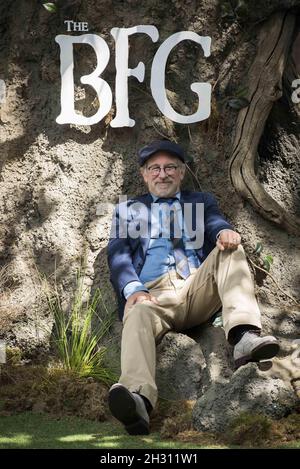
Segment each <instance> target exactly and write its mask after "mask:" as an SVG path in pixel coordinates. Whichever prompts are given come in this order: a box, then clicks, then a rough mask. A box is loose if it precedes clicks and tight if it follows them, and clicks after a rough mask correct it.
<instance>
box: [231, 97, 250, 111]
mask: <svg viewBox="0 0 300 469" xmlns="http://www.w3.org/2000/svg"><path fill="white" fill-rule="evenodd" d="M249 104H250V102H249V101H248V99H246V98H242V97H241V98H232V99H229V100H228V106H230V107H231V108H232V109H236V110H237V111H239V110H240V109H242V108H243V107H247V106H249Z"/></svg>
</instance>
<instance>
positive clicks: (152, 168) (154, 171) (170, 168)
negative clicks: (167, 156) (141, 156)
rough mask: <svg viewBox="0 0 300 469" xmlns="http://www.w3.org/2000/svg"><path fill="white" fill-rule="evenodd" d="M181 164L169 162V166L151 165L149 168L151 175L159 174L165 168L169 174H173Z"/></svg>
mask: <svg viewBox="0 0 300 469" xmlns="http://www.w3.org/2000/svg"><path fill="white" fill-rule="evenodd" d="M177 168H179V166H176V165H175V164H169V165H168V166H150V167H149V168H147V170H148V171H149V173H150V174H151V176H158V175H159V174H160V172H161V170H162V169H163V170H164V172H165V173H166V174H167V175H168V176H173V175H174V174H175V172H176V170H177Z"/></svg>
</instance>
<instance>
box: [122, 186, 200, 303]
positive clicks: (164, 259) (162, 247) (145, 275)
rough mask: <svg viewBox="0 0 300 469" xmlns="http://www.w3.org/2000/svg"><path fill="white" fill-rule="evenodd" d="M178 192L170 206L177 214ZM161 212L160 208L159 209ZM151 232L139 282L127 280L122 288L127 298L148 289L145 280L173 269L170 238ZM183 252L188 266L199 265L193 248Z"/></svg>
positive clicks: (153, 223) (152, 223)
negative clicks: (157, 235)
mask: <svg viewBox="0 0 300 469" xmlns="http://www.w3.org/2000/svg"><path fill="white" fill-rule="evenodd" d="M151 195H152V198H153V202H156V201H157V199H159V197H157V196H155V195H154V194H151ZM180 195H181V193H180V192H177V193H176V194H175V197H176V198H177V199H178V200H175V201H174V202H173V203H172V205H171V207H172V208H174V209H175V210H176V212H177V213H178V214H179V213H181V211H182V209H181V205H180V202H179V200H180ZM159 213H161V210H160V211H159ZM151 216H152V218H151V226H153V225H155V224H156V222H157V220H155V219H154V217H155V212H151ZM161 221H162V217H161V216H160V219H159V223H158V226H159V229H160V231H161V230H162V225H161ZM152 235H154V234H152V233H151V238H150V241H149V247H148V249H147V253H146V259H145V263H144V265H143V268H142V270H141V273H140V275H139V278H140V282H138V281H133V282H129V283H128V284H127V285H126V286H125V287H124V289H123V294H124V297H125V298H126V299H127V298H128V297H129V296H130V295H132V294H133V293H136V292H138V291H147V292H148V291H149V290H148V289H147V288H146V287H145V285H144V283H146V282H151V281H152V280H155V279H156V278H158V277H161V276H162V275H164V274H166V273H167V272H168V270H169V269H175V259H174V255H173V243H172V241H171V240H170V238H167V237H155V236H153V237H152ZM182 240H183V245H184V246H186V242H187V238H186V236H185V230H183V236H182ZM185 253H186V256H187V259H188V263H189V266H190V268H198V267H199V266H200V260H199V258H198V256H197V254H196V252H195V250H194V249H185Z"/></svg>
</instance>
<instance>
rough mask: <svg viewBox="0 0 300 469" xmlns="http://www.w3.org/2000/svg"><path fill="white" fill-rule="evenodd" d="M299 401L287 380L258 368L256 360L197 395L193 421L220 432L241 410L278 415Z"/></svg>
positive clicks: (280, 415)
mask: <svg viewBox="0 0 300 469" xmlns="http://www.w3.org/2000/svg"><path fill="white" fill-rule="evenodd" d="M297 405H298V399H297V397H296V394H295V392H294V389H293V388H292V386H291V385H290V384H288V383H287V382H285V381H283V380H281V379H279V378H272V377H270V376H268V375H266V374H265V373H264V372H263V371H260V370H259V368H258V366H257V364H255V363H249V364H248V365H246V366H244V367H241V368H239V369H238V370H237V371H236V372H235V373H234V374H233V376H232V378H231V380H230V382H229V383H217V382H216V383H214V384H212V385H211V386H210V388H209V390H208V391H207V392H206V393H205V394H204V395H203V396H202V397H201V398H200V399H198V401H197V403H196V405H195V407H194V409H193V422H194V425H195V428H196V429H197V430H199V431H216V432H222V431H224V430H226V427H227V426H228V424H229V423H230V421H231V420H232V419H233V418H235V417H237V416H238V415H239V414H240V413H241V412H253V413H257V414H260V413H263V414H264V415H266V416H269V417H271V418H275V419H279V418H282V417H284V416H286V415H288V414H289V413H290V412H291V411H292V410H293V409H295V408H296V407H297Z"/></svg>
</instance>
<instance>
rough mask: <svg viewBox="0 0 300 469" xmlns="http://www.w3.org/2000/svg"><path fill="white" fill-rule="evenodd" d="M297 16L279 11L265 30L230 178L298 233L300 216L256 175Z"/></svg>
mask: <svg viewBox="0 0 300 469" xmlns="http://www.w3.org/2000/svg"><path fill="white" fill-rule="evenodd" d="M294 27H295V16H294V15H292V14H290V13H279V14H276V15H274V16H272V18H271V19H270V20H269V21H268V22H267V23H266V24H265V26H264V27H263V29H262V31H261V35H260V40H259V46H258V52H257V56H256V59H255V61H254V63H253V65H252V66H251V68H250V71H249V96H250V98H249V101H250V104H249V106H248V107H247V108H243V109H242V110H241V111H240V112H239V116H238V120H237V129H236V134H235V140H234V145H233V152H232V157H231V160H230V169H229V171H230V179H231V182H232V184H233V186H234V187H235V189H236V191H237V192H238V193H239V194H240V195H241V196H242V197H243V198H244V199H245V200H247V201H248V202H250V204H251V205H252V206H253V207H254V208H255V209H256V210H257V211H258V212H259V213H260V214H261V215H262V216H263V217H264V218H266V219H267V220H270V221H272V222H274V223H276V224H278V225H279V226H281V227H282V228H284V229H285V230H286V231H288V232H289V233H293V234H298V233H299V229H300V219H299V217H296V216H294V215H292V214H289V213H287V211H286V210H285V209H284V208H283V207H282V206H281V205H279V204H278V203H277V202H276V201H275V200H274V199H273V198H272V197H271V196H270V195H269V194H268V193H267V192H266V191H265V189H264V188H263V186H262V184H261V183H260V182H259V180H258V178H257V176H256V174H255V160H256V156H257V148H258V144H259V141H260V138H261V136H262V133H263V130H264V126H265V123H266V120H267V118H268V115H269V113H270V111H271V108H272V105H273V103H274V102H275V101H276V100H277V99H279V98H280V97H281V96H282V76H283V72H284V69H285V64H286V62H287V59H288V56H289V53H290V50H291V43H292V38H293V31H294Z"/></svg>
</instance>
